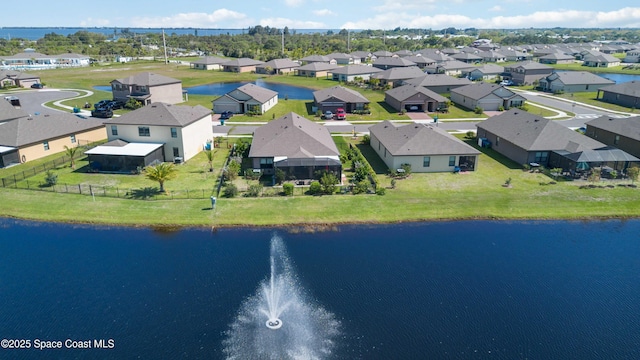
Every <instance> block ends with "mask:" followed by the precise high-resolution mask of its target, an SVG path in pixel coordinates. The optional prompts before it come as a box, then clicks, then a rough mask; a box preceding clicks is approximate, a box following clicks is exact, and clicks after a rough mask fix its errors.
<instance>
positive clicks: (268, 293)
mask: <svg viewBox="0 0 640 360" xmlns="http://www.w3.org/2000/svg"><path fill="white" fill-rule="evenodd" d="M270 265H271V267H270V269H271V272H270V275H269V278H268V279H265V280H264V281H263V282H261V283H260V285H259V287H258V290H257V291H256V294H255V295H253V296H250V297H249V298H247V299H246V300H245V301H244V302H243V303H242V305H241V307H240V310H239V311H238V314H237V316H236V318H235V320H234V322H233V323H232V324H231V325H230V328H229V330H228V331H227V333H226V335H227V337H226V339H225V340H224V344H223V345H224V352H225V354H226V358H227V359H325V358H329V357H330V356H331V354H332V350H333V349H334V347H335V338H336V337H337V336H338V334H339V332H340V330H339V327H340V323H339V322H338V321H337V320H336V319H335V316H334V315H333V314H332V313H331V312H329V311H327V310H325V309H323V308H322V307H320V306H318V305H317V304H315V302H313V301H311V300H310V299H309V297H308V296H307V295H306V294H305V293H304V291H303V289H302V287H301V286H300V285H299V284H298V282H297V276H296V274H295V271H294V270H293V268H292V266H291V262H290V261H289V258H288V256H287V252H286V248H285V247H284V243H283V241H282V239H281V238H279V237H278V236H274V237H273V238H272V239H271V251H270Z"/></svg>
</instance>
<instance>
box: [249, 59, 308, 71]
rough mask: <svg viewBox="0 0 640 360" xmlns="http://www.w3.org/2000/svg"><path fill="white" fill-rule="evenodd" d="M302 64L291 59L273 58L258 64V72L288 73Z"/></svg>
mask: <svg viewBox="0 0 640 360" xmlns="http://www.w3.org/2000/svg"><path fill="white" fill-rule="evenodd" d="M299 67H300V64H298V63H297V62H295V61H293V60H291V59H273V60H269V61H267V62H266V63H263V64H260V65H257V66H256V74H267V75H273V74H288V73H293V72H294V71H295V69H297V68H299Z"/></svg>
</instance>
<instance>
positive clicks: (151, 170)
mask: <svg viewBox="0 0 640 360" xmlns="http://www.w3.org/2000/svg"><path fill="white" fill-rule="evenodd" d="M144 170H145V172H146V173H147V175H146V176H147V179H149V180H153V181H157V182H158V184H160V192H161V193H163V192H164V183H165V181H168V180H171V179H173V178H175V177H176V176H177V175H178V169H177V168H176V166H175V165H174V164H173V163H159V164H157V165H150V166H147V167H146V168H145V169H144Z"/></svg>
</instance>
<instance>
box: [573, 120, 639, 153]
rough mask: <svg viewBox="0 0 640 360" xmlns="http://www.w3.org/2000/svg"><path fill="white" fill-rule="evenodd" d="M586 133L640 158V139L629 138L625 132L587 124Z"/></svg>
mask: <svg viewBox="0 0 640 360" xmlns="http://www.w3.org/2000/svg"><path fill="white" fill-rule="evenodd" d="M585 135H587V136H588V137H590V138H592V139H596V140H598V141H600V142H601V143H604V144H606V145H609V146H613V147H615V148H618V149H620V150H622V151H626V152H627V153H629V154H631V155H633V156H635V157H637V158H640V141H638V140H635V139H632V138H629V137H627V136H625V135H624V134H616V133H614V132H611V131H608V130H604V129H599V128H596V127H593V126H589V125H588V124H587V131H586V132H585ZM616 136H619V140H618V141H617V142H616Z"/></svg>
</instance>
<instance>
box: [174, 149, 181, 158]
mask: <svg viewBox="0 0 640 360" xmlns="http://www.w3.org/2000/svg"><path fill="white" fill-rule="evenodd" d="M178 156H180V149H178V148H177V147H174V148H173V157H178Z"/></svg>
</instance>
